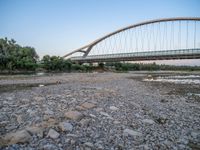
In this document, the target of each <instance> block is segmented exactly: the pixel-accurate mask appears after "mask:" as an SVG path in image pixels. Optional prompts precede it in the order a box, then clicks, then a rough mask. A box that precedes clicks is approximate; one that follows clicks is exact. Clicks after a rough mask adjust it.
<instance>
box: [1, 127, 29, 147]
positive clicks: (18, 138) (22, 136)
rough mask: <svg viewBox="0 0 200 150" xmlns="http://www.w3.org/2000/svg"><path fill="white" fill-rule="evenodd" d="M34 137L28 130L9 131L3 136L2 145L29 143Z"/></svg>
mask: <svg viewBox="0 0 200 150" xmlns="http://www.w3.org/2000/svg"><path fill="white" fill-rule="evenodd" d="M31 139H32V137H31V135H30V134H29V133H28V132H27V131H26V130H21V131H17V132H15V133H8V134H7V135H5V137H3V139H2V143H1V145H10V144H17V143H28V142H30V140H31Z"/></svg>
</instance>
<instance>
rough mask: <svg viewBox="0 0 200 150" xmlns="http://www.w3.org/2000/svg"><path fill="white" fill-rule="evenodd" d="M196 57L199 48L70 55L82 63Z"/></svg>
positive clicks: (199, 50) (199, 53) (199, 56)
mask: <svg viewBox="0 0 200 150" xmlns="http://www.w3.org/2000/svg"><path fill="white" fill-rule="evenodd" d="M197 58H200V49H199V48H198V49H180V50H163V51H148V52H134V53H118V54H106V55H91V56H87V57H85V58H84V57H72V58H71V60H72V61H77V62H83V63H84V62H110V61H142V60H169V59H197Z"/></svg>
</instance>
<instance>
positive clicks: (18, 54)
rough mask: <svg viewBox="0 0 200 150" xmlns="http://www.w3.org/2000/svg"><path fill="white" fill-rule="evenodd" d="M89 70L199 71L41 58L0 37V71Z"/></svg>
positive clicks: (29, 50)
mask: <svg viewBox="0 0 200 150" xmlns="http://www.w3.org/2000/svg"><path fill="white" fill-rule="evenodd" d="M41 70H42V71H46V72H91V71H120V72H121V71H141V70H148V71H154V70H182V71H200V67H199V66H172V65H158V64H156V63H122V62H110V63H99V64H77V63H75V62H72V61H71V60H65V59H64V58H62V57H59V56H49V55H45V56H43V58H42V59H39V56H38V54H37V52H36V50H35V49H34V48H33V47H30V46H21V45H19V44H17V43H16V41H15V40H14V39H11V40H8V39H7V38H2V39H0V73H3V72H6V73H15V72H23V73H25V72H29V71H32V72H37V71H41Z"/></svg>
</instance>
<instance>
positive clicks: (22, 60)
mask: <svg viewBox="0 0 200 150" xmlns="http://www.w3.org/2000/svg"><path fill="white" fill-rule="evenodd" d="M38 58H39V57H38V55H37V53H36V51H35V49H34V48H33V47H28V46H25V47H22V46H20V45H18V44H16V41H15V40H13V39H11V40H8V39H7V38H4V39H0V69H1V70H10V71H12V70H35V69H36V68H37V61H38Z"/></svg>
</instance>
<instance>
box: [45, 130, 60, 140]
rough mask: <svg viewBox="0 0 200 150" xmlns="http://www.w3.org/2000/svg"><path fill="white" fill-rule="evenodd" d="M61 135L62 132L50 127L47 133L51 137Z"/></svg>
mask: <svg viewBox="0 0 200 150" xmlns="http://www.w3.org/2000/svg"><path fill="white" fill-rule="evenodd" d="M59 136H60V134H59V133H58V132H57V131H55V130H54V129H50V130H49V133H48V135H47V137H50V138H52V139H57V138H58V137H59Z"/></svg>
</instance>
